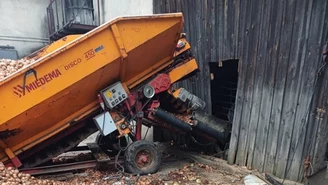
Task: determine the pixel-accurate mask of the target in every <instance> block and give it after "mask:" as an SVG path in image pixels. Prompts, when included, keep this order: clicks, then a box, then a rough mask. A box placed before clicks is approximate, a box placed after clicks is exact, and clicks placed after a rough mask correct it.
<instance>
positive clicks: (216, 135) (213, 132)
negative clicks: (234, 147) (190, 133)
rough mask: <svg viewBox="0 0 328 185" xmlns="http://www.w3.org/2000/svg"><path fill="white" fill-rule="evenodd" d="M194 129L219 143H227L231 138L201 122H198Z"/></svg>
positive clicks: (225, 133)
mask: <svg viewBox="0 0 328 185" xmlns="http://www.w3.org/2000/svg"><path fill="white" fill-rule="evenodd" d="M194 128H195V129H197V130H199V131H201V132H203V133H204V134H207V135H209V136H211V137H213V138H215V139H217V140H219V141H226V139H227V138H228V136H229V135H228V133H227V132H220V131H217V130H215V129H213V128H212V127H210V126H208V125H207V124H205V123H203V122H201V121H196V124H194Z"/></svg>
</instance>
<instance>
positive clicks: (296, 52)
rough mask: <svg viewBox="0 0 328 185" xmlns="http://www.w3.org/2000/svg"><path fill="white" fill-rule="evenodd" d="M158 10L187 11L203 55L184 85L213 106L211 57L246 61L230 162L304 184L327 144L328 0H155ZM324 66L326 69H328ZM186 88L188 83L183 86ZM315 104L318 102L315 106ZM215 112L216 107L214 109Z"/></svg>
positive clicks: (190, 29) (318, 165)
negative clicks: (306, 165)
mask: <svg viewBox="0 0 328 185" xmlns="http://www.w3.org/2000/svg"><path fill="white" fill-rule="evenodd" d="M153 4H154V13H169V12H183V14H184V20H185V25H184V31H185V32H186V33H187V37H188V39H189V41H190V43H191V45H192V47H193V52H194V54H195V56H196V59H197V60H198V63H199V67H200V70H201V72H200V75H199V77H198V79H197V80H194V81H185V82H183V83H182V86H184V87H186V88H188V89H191V90H192V91H193V92H194V93H195V94H196V95H198V96H200V97H201V98H202V99H204V100H205V101H206V102H207V104H208V105H209V107H210V106H211V104H210V101H211V100H210V77H209V75H210V74H209V65H208V62H218V61H223V60H228V59H239V78H238V90H237V97H236V107H235V115H234V120H233V130H232V138H231V142H230V149H229V157H228V162H229V163H235V164H239V165H245V166H247V167H249V168H253V169H258V170H260V171H264V172H268V173H272V174H274V175H276V176H278V177H280V178H287V179H291V180H297V181H301V180H302V177H303V162H304V159H305V158H306V156H307V155H310V160H311V164H312V165H313V168H314V171H317V170H319V168H321V167H322V162H323V160H325V159H324V158H325V151H326V147H327V142H328V141H327V138H328V137H327V135H328V127H327V124H328V123H327V106H328V100H327V94H328V93H327V92H328V91H327V90H328V89H327V88H328V87H327V86H328V82H327V81H328V75H327V70H325V71H323V73H322V74H321V75H320V76H319V75H317V71H318V69H319V68H320V67H321V65H322V63H321V62H322V50H323V46H324V42H325V41H327V37H328V36H327V34H328V1H327V0H297V1H296V0H266V1H265V0H203V1H197V0H195V1H194V0H193V1H191V0H154V1H153ZM323 69H324V68H323ZM179 85H181V84H179ZM310 105H312V106H310ZM209 109H210V108H209Z"/></svg>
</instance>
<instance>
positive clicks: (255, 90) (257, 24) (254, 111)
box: [245, 1, 264, 169]
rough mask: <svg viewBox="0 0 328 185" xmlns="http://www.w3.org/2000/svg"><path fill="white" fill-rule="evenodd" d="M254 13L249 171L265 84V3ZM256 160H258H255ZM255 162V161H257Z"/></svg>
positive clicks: (257, 7) (253, 10)
mask: <svg viewBox="0 0 328 185" xmlns="http://www.w3.org/2000/svg"><path fill="white" fill-rule="evenodd" d="M252 6H253V8H252V13H251V20H252V26H251V30H250V35H251V36H250V47H249V52H250V54H249V58H250V62H252V65H253V66H254V67H253V71H252V75H251V76H249V79H248V80H249V81H251V84H252V87H250V89H249V90H250V91H252V93H251V94H252V100H251V101H250V104H251V109H250V112H249V114H250V116H249V120H245V121H248V122H249V123H248V124H249V126H248V135H249V136H248V139H247V142H246V151H247V156H248V158H247V159H246V160H247V161H246V166H247V167H248V168H249V169H252V163H253V155H254V148H255V138H256V136H257V120H258V117H259V111H260V104H261V98H262V97H261V95H262V94H261V93H260V91H261V90H262V88H261V85H262V82H263V77H262V76H263V70H260V69H263V68H261V67H260V66H262V64H263V63H262V61H260V60H258V50H259V45H260V42H261V40H260V38H261V34H262V31H261V30H262V29H261V27H262V20H263V10H264V1H262V2H261V3H255V4H253V5H252ZM255 160H256V159H255ZM255 160H254V161H255Z"/></svg>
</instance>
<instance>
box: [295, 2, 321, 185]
mask: <svg viewBox="0 0 328 185" xmlns="http://www.w3.org/2000/svg"><path fill="white" fill-rule="evenodd" d="M311 2H312V1H311ZM326 3H327V2H326ZM311 5H312V6H311V7H312V8H311V10H312V11H309V14H310V16H309V20H310V21H309V23H308V25H307V26H308V36H307V37H306V38H307V41H308V42H307V43H306V44H307V48H306V52H305V53H306V55H305V63H308V62H309V61H311V64H312V65H309V68H308V69H307V71H309V72H308V75H307V76H306V77H305V79H304V82H303V83H304V88H306V89H304V91H303V92H302V95H303V97H304V96H312V93H313V92H312V91H313V87H312V86H313V82H314V77H315V75H316V74H315V73H316V71H317V68H318V67H319V65H318V64H319V63H321V56H320V55H321V54H320V53H318V52H321V51H322V50H321V49H320V48H321V47H322V46H321V47H320V45H319V44H318V43H319V42H321V39H322V38H321V37H322V36H321V35H322V34H320V31H323V29H322V28H320V27H321V26H323V25H324V22H323V21H324V20H327V17H326V14H321V15H320V12H321V13H323V12H322V11H321V10H320V9H321V8H322V7H324V6H323V3H322V2H321V3H320V2H318V1H313V2H312V4H311ZM326 7H327V5H326ZM324 16H325V17H324ZM320 29H321V30H320ZM326 31H327V30H326ZM326 31H324V32H322V33H325V32H326ZM320 50H321V51H320ZM319 85H320V84H317V87H316V88H319ZM316 91H317V90H316ZM300 99H301V98H300ZM315 99H317V94H314V102H313V104H312V110H313V112H316V106H317V104H315V102H316V101H315ZM304 103H307V104H309V103H308V102H304ZM313 105H314V106H313ZM308 109H309V107H307V111H309V110H308ZM300 110H301V109H300ZM310 113H311V112H310ZM310 115H311V117H310V121H309V122H308V120H307V119H306V120H305V121H306V123H307V127H306V140H305V144H303V145H301V146H300V147H298V148H296V153H295V161H300V160H303V159H304V158H305V157H306V156H307V155H310V157H311V162H312V163H313V157H314V156H313V155H314V153H313V151H314V150H313V148H314V147H315V143H316V140H315V137H316V136H315V135H316V134H317V131H318V128H319V124H320V120H316V115H313V114H310ZM311 118H312V119H311ZM303 119H304V118H303ZM303 130H304V129H303ZM303 130H301V131H303ZM301 131H300V132H301ZM303 133H304V131H303V132H301V134H303ZM298 135H299V134H298ZM300 142H301V144H302V143H303V142H304V137H300ZM321 147H322V146H321ZM302 151H303V152H302ZM298 152H302V153H303V154H302V155H301V154H299V153H298ZM293 166H295V164H294V165H293V164H292V167H293ZM302 174H303V170H302V171H300V173H299V176H298V179H301V177H302Z"/></svg>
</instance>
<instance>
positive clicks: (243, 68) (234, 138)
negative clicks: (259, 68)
mask: <svg viewBox="0 0 328 185" xmlns="http://www.w3.org/2000/svg"><path fill="white" fill-rule="evenodd" d="M240 7H241V11H242V12H241V14H240V21H239V22H240V26H239V29H240V30H239V32H240V37H239V39H240V40H242V39H243V38H244V35H245V30H246V29H245V28H246V21H245V18H246V15H247V12H246V8H247V1H241V6H240ZM246 46H247V45H246V43H245V42H242V44H241V45H239V47H240V49H239V50H240V52H243V51H244V50H246V49H244V47H246ZM243 58H244V57H243ZM243 58H240V60H239V66H240V67H239V76H238V90H237V94H236V105H235V114H234V118H233V126H232V131H231V139H230V146H229V155H228V162H229V164H233V163H237V153H238V148H239V147H240V145H239V144H240V143H239V138H243V137H244V136H241V135H240V129H241V128H242V124H241V120H242V112H243V108H244V104H243V103H244V98H245V96H244V89H245V87H246V85H245V83H244V82H243V81H244V80H243V79H245V78H246V77H247V76H246V75H247V63H246V59H245V60H244V59H243Z"/></svg>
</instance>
